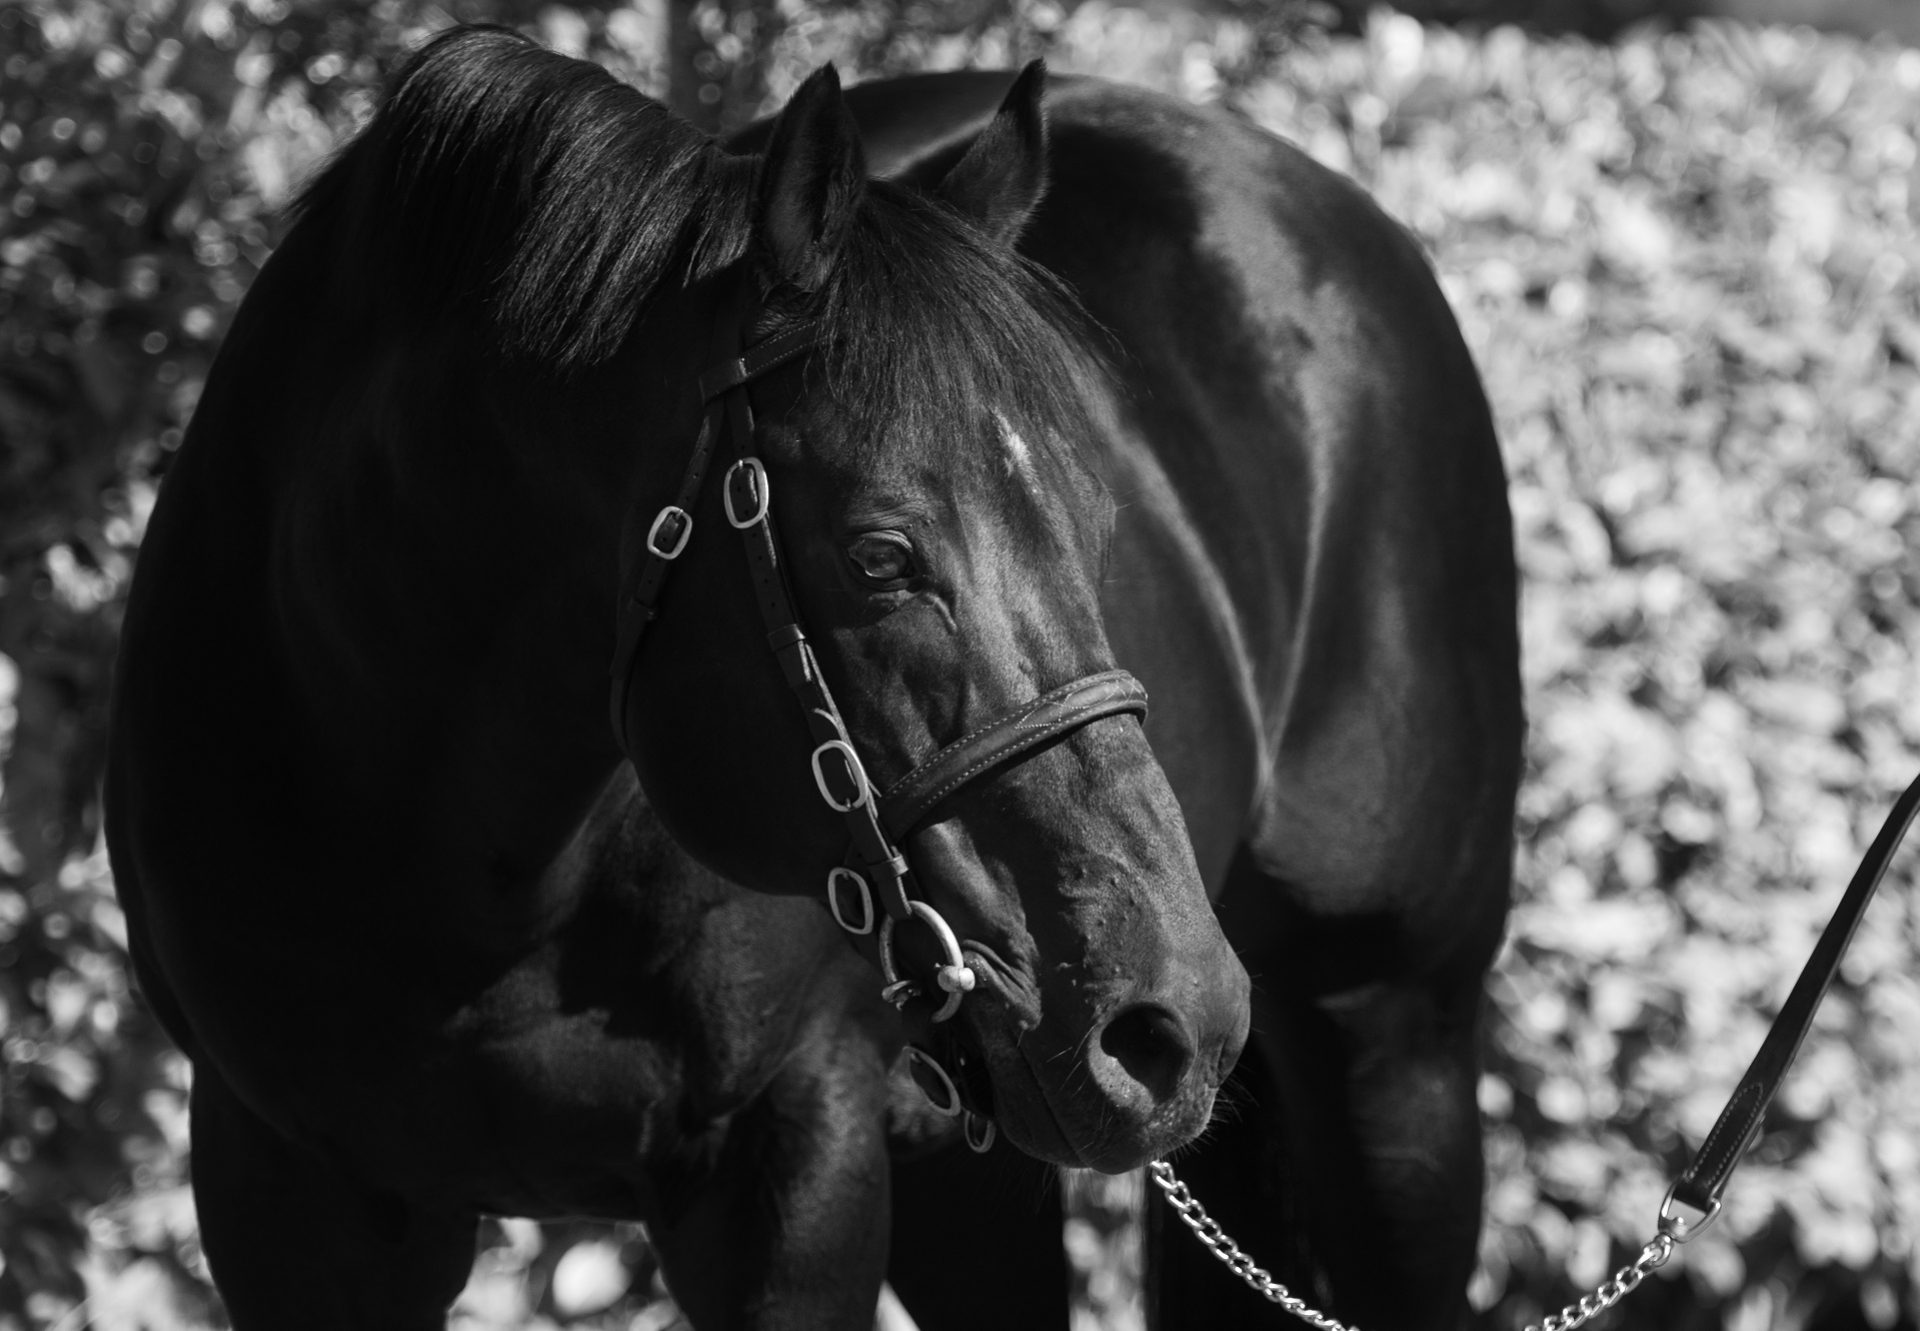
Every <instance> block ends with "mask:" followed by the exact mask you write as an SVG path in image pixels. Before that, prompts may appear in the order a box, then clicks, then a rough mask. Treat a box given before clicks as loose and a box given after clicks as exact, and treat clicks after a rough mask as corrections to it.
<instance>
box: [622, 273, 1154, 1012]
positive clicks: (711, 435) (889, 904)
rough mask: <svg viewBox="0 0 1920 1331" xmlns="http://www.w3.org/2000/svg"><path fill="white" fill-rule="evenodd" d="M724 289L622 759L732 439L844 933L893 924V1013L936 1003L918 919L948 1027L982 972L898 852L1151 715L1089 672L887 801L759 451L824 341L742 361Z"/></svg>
mask: <svg viewBox="0 0 1920 1331" xmlns="http://www.w3.org/2000/svg"><path fill="white" fill-rule="evenodd" d="M723 280H724V281H727V282H729V283H730V284H731V289H730V290H729V291H728V292H727V294H726V295H725V296H723V298H722V302H721V304H722V311H723V313H722V315H721V317H720V319H719V320H717V321H716V325H715V330H714V342H715V346H716V351H715V364H714V366H713V368H712V369H710V370H708V371H707V372H706V373H705V374H702V375H701V376H700V378H699V391H700V400H701V406H702V412H701V422H700V433H699V435H698V437H697V438H696V439H695V440H694V446H693V453H692V456H691V457H690V458H689V460H688V463H687V469H686V471H685V473H684V474H683V475H682V477H681V480H680V486H679V488H678V490H677V491H676V492H675V494H674V497H673V501H672V502H671V503H669V504H668V505H667V506H666V507H664V508H662V509H661V510H660V511H659V513H657V514H656V515H655V516H654V519H653V521H652V523H651V524H650V525H649V527H648V530H647V537H646V541H645V544H644V546H643V548H642V550H641V552H640V554H639V557H638V558H637V559H635V561H634V562H633V564H632V566H631V567H630V568H629V570H628V572H627V575H626V577H625V578H624V579H623V583H622V588H621V594H620V608H619V615H618V622H617V626H616V633H615V643H614V652H613V660H612V662H611V665H610V669H609V673H610V674H611V676H612V685H613V687H612V698H611V709H612V722H613V731H614V735H615V736H616V738H617V739H618V740H619V742H620V745H621V747H622V748H623V749H624V748H625V747H626V734H627V725H626V723H627V711H628V707H629V705H630V703H631V694H632V680H633V669H634V664H635V662H636V660H637V658H638V656H639V651H640V643H641V640H642V639H643V638H644V636H645V634H646V630H647V626H648V625H649V624H651V623H652V621H653V620H654V618H655V617H656V616H657V615H658V614H659V608H660V600H661V596H662V594H663V592H664V591H665V588H666V584H667V579H668V576H669V574H670V573H671V571H672V567H673V563H674V561H675V560H676V559H678V558H679V557H680V555H681V553H682V552H683V551H684V550H685V549H686V546H687V542H688V540H689V539H690V538H691V536H692V532H693V516H692V515H693V510H694V507H695V505H696V504H697V503H698V501H699V498H700V494H701V492H702V490H703V489H704V487H705V484H706V478H707V474H708V472H709V471H710V470H711V468H712V464H713V461H714V458H715V455H716V452H717V449H718V443H719V440H720V438H721V437H722V436H723V435H730V436H731V437H732V439H733V443H734V448H735V450H736V456H735V458H734V461H733V462H732V464H731V465H730V466H729V467H728V468H727V473H726V477H725V479H724V481H723V482H722V485H723V489H722V491H721V501H722V506H723V507H724V508H725V510H726V515H727V522H728V523H729V525H731V526H732V527H733V528H734V529H735V530H737V531H738V532H739V533H740V535H741V538H742V540H743V541H744V542H745V547H746V554H747V565H748V568H749V570H750V572H751V575H752V579H753V591H754V602H755V604H756V605H758V606H759V609H760V616H761V621H762V623H763V624H764V625H765V628H766V638H767V646H768V648H769V649H770V650H771V651H772V652H773V655H774V657H775V659H776V660H778V661H779V663H780V670H781V674H782V675H783V676H784V677H785V679H786V681H787V686H788V687H789V688H790V689H791V690H792V691H793V693H794V695H795V697H796V698H797V699H798V701H799V703H800V707H801V710H802V713H803V714H804V716H805V718H806V723H807V728H808V731H809V733H810V734H811V735H812V738H813V744H814V748H813V754H812V758H811V766H812V769H813V779H814V783H815V785H816V786H817V787H818V789H819V791H820V797H821V799H822V800H823V801H824V802H825V803H826V804H827V805H828V807H829V808H831V809H832V810H833V811H834V812H836V813H838V814H839V815H840V816H841V818H842V819H843V820H844V822H845V824H846V829H847V841H848V847H847V854H846V860H845V863H844V864H842V865H836V866H834V867H833V868H832V869H830V870H829V871H828V873H827V881H826V900H827V905H828V908H829V910H831V912H832V914H833V917H834V919H835V920H836V921H837V922H838V923H839V924H840V926H841V928H843V929H845V930H846V931H847V932H848V933H850V934H855V935H866V934H870V933H872V932H873V930H874V925H875V921H876V912H875V910H874V899H875V897H876V896H877V897H878V899H879V903H880V914H882V915H883V916H884V918H881V919H880V920H879V925H880V937H879V940H878V941H879V951H880V968H881V971H882V973H883V975H884V976H885V979H886V985H885V987H884V988H883V989H882V990H881V993H882V996H884V997H885V998H886V999H887V1000H888V1001H889V1002H891V1003H893V1004H894V1005H895V1006H897V1007H904V1006H905V1005H906V1004H907V1003H908V1002H909V1001H911V1000H912V999H914V998H916V997H920V996H926V997H928V998H932V997H933V994H932V993H931V992H929V991H928V990H927V988H926V987H925V986H924V985H922V983H921V982H920V981H918V980H914V979H909V978H906V977H903V976H902V975H901V974H900V971H899V965H898V961H897V958H896V952H895V946H894V935H895V931H896V929H897V928H898V926H900V925H901V924H904V923H906V922H907V921H909V920H912V921H917V922H918V923H920V924H922V925H924V926H925V927H926V928H927V929H928V930H930V931H931V932H932V934H933V936H934V939H935V941H936V942H937V943H938V944H939V947H940V951H941V955H942V957H943V963H942V964H941V965H940V966H939V967H938V968H937V970H936V972H935V975H934V984H935V987H936V988H937V989H938V990H939V991H941V993H942V994H943V995H944V997H942V998H941V999H940V1001H939V1006H938V1008H937V1009H936V1010H935V1012H934V1014H933V1020H935V1021H945V1020H947V1019H948V1018H949V1017H951V1016H953V1014H954V1013H955V1012H956V1011H958V1010H959V1007H960V1000H961V998H962V997H963V996H964V995H965V994H966V993H967V992H968V991H970V990H971V989H972V988H973V986H974V975H973V971H972V969H971V968H970V967H969V966H968V965H967V964H966V960H965V958H964V957H963V955H962V954H961V950H960V944H959V940H958V939H957V938H956V937H955V935H954V933H953V930H952V929H951V928H949V927H948V925H947V922H946V921H945V920H944V919H943V918H942V917H941V916H940V914H939V912H938V911H936V910H934V908H933V907H932V906H930V905H929V904H927V903H926V902H925V901H920V900H916V899H914V897H913V896H912V894H911V893H910V891H909V888H910V886H911V884H912V872H913V871H912V868H911V866H910V865H909V864H908V863H907V857H906V856H905V855H904V854H902V853H901V851H900V850H899V847H898V842H900V841H901V840H904V839H905V837H906V836H907V834H908V833H909V832H911V831H912V830H913V829H914V828H915V827H916V826H918V825H919V823H920V822H921V821H922V820H923V819H924V818H925V817H926V816H927V815H928V813H930V812H931V811H932V810H933V808H934V806H936V805H937V804H939V803H940V801H941V800H943V799H945V798H946V797H947V796H949V795H951V794H952V793H953V792H955V791H956V790H958V789H960V788H961V787H962V786H964V785H965V784H966V783H967V782H969V781H971V780H973V779H974V778H975V777H977V776H980V775H982V774H984V773H985V772H987V771H989V770H991V769H993V768H995V767H998V766H1000V765H1002V764H1004V763H1007V762H1010V761H1012V760H1013V759H1015V758H1017V757H1020V756H1021V755H1024V754H1026V753H1029V752H1031V751H1032V750H1033V749H1035V748H1037V747H1039V746H1040V745H1043V744H1046V743H1049V742H1050V741H1052V740H1054V739H1056V738H1058V737H1059V736H1061V735H1064V734H1066V733H1068V732H1069V731H1073V730H1077V729H1079V728H1080V727H1081V726H1084V725H1087V724H1089V723H1090V722H1093V721H1097V720H1099V719H1101V718H1103V717H1108V716H1114V715H1117V714H1119V713H1121V712H1132V713H1134V714H1136V715H1138V716H1144V715H1145V714H1146V710H1147V693H1146V690H1145V689H1144V688H1142V687H1141V685H1140V682H1139V681H1138V680H1136V679H1134V677H1133V676H1132V675H1129V674H1128V673H1127V672H1126V671H1124V670H1108V671H1103V672H1101V673H1099V674H1095V675H1088V676H1086V677H1085V678H1083V679H1078V680H1075V681H1073V682H1072V683H1069V684H1064V685H1062V686H1060V687H1059V688H1056V689H1053V690H1051V691H1050V692H1047V693H1044V694H1041V695H1040V696H1039V697H1037V698H1034V699H1032V700H1030V701H1028V702H1025V703H1022V704H1021V705H1019V706H1018V707H1015V708H1013V709H1012V710H1011V711H1009V712H1007V713H1006V714H1004V715H1002V716H1000V717H998V718H996V719H995V720H993V721H990V722H988V723H987V724H986V725H983V726H981V727H979V728H978V729H976V730H973V731H972V732H970V733H968V734H966V735H964V736H962V737H961V738H960V739H958V740H956V741H954V742H953V743H951V744H949V745H947V746H945V747H944V748H942V749H940V750H939V751H938V752H937V753H934V754H933V755H932V756H931V757H929V758H927V759H926V760H925V761H924V762H922V763H920V764H919V765H917V766H916V767H914V769H913V770H912V771H910V772H908V773H907V774H906V776H904V777H902V778H901V779H900V780H899V781H898V782H897V783H895V784H894V786H893V787H892V788H891V789H889V790H888V791H887V792H886V794H885V795H884V796H880V795H878V794H876V792H875V791H874V789H873V785H872V782H871V781H870V780H869V779H868V776H867V772H866V768H865V766H864V765H863V764H862V763H861V761H860V755H859V753H858V752H857V751H856V750H855V748H854V746H853V740H852V737H851V736H850V735H849V734H848V732H847V727H846V722H845V721H844V720H843V719H842V718H841V715H840V708H839V707H838V705H837V704H835V702H834V700H833V693H832V691H831V690H830V689H829V688H828V687H827V681H826V678H825V677H824V676H823V675H822V674H821V672H820V666H819V662H818V661H817V660H816V659H815V658H814V653H813V648H812V646H811V645H809V643H808V642H807V635H806V633H805V632H804V631H803V630H802V629H801V627H800V617H799V615H798V614H797V613H796V612H795V609H794V604H793V596H792V594H791V592H790V590H789V588H788V586H787V580H786V573H785V570H784V567H783V561H782V559H781V554H780V541H779V536H778V533H777V532H776V530H775V527H774V517H773V492H772V485H771V482H770V480H769V478H768V476H767V470H766V466H765V465H764V464H763V463H762V462H761V460H760V458H759V457H758V456H757V454H756V453H755V451H754V423H753V406H752V403H751V401H750V400H749V398H748V394H747V388H748V385H750V384H752V383H753V382H754V381H755V380H757V379H760V378H763V377H765V376H767V375H769V374H771V373H773V372H774V371H775V370H778V369H780V368H782V367H784V366H787V365H790V364H793V363H794V362H796V361H798V360H799V359H800V358H801V357H802V356H804V355H805V354H806V353H807V352H809V351H811V350H812V349H813V347H814V345H815V330H814V328H813V326H812V325H811V324H800V325H797V326H795V327H793V328H790V329H788V330H786V331H784V332H782V333H779V334H777V335H775V336H773V337H771V338H768V339H767V340H765V341H763V342H760V343H758V344H756V345H755V346H753V347H751V348H749V349H748V350H746V351H745V352H742V353H738V354H735V351H734V349H735V348H737V347H738V346H739V345H740V342H741V340H742V335H743V332H744V330H745V329H746V327H747V326H748V323H749V319H750V314H751V308H752V306H751V300H752V295H751V284H750V279H749V278H748V276H747V275H746V274H745V272H744V271H742V270H736V271H735V272H734V273H733V274H731V275H730V276H729V277H728V278H726V279H723Z"/></svg>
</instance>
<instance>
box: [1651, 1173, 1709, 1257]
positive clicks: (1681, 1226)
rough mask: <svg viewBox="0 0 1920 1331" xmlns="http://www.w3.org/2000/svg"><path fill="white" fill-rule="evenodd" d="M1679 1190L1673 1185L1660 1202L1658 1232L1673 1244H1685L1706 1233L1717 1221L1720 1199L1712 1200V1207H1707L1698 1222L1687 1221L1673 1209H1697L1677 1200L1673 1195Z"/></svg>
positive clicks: (1676, 1184) (1678, 1187)
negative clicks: (1679, 1207) (1681, 1207)
mask: <svg viewBox="0 0 1920 1331" xmlns="http://www.w3.org/2000/svg"><path fill="white" fill-rule="evenodd" d="M1679 1189H1680V1185H1679V1184H1678V1183H1675V1184H1674V1185H1673V1186H1672V1187H1671V1188H1668V1189H1667V1195H1666V1197H1665V1198H1663V1199H1662V1200H1661V1202H1660V1232H1661V1233H1662V1234H1665V1235H1666V1236H1667V1237H1668V1238H1670V1239H1672V1240H1673V1241H1674V1242H1675V1243H1686V1242H1688V1241H1690V1240H1692V1239H1697V1238H1699V1237H1700V1235H1702V1234H1704V1233H1705V1232H1706V1230H1707V1227H1708V1226H1709V1225H1711V1224H1713V1222H1714V1221H1715V1220H1717V1219H1719V1217H1720V1199H1719V1198H1718V1197H1715V1198H1714V1199H1713V1205H1712V1206H1710V1207H1708V1208H1707V1210H1706V1214H1704V1215H1702V1216H1701V1217H1700V1218H1699V1219H1698V1220H1689V1219H1687V1217H1685V1216H1683V1215H1680V1214H1678V1213H1677V1212H1675V1211H1674V1209H1673V1208H1674V1207H1675V1206H1684V1207H1686V1208H1687V1210H1689V1211H1697V1210H1698V1209H1699V1208H1697V1207H1695V1206H1694V1205H1692V1204H1691V1203H1689V1202H1682V1201H1679V1200H1677V1199H1676V1198H1675V1197H1674V1195H1673V1194H1674V1193H1676V1192H1678V1191H1679Z"/></svg>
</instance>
